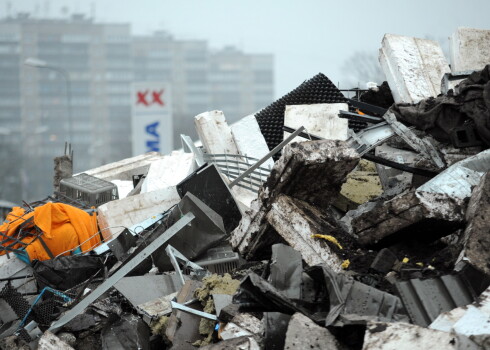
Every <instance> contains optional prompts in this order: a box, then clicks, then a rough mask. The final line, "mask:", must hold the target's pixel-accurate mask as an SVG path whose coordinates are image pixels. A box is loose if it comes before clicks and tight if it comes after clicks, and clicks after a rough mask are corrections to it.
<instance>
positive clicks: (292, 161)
mask: <svg viewBox="0 0 490 350" xmlns="http://www.w3.org/2000/svg"><path fill="white" fill-rule="evenodd" d="M359 159H360V157H359V154H358V153H357V152H356V151H355V150H354V149H352V148H350V147H349V146H348V145H347V144H346V143H345V142H343V141H333V140H322V141H307V142H300V143H292V144H289V145H287V146H286V147H285V148H284V150H283V153H282V156H281V158H280V159H279V160H278V161H277V162H276V163H275V164H274V167H273V169H272V172H271V175H270V176H269V178H268V179H267V182H266V183H265V184H264V186H263V187H262V188H261V190H260V191H259V195H258V199H257V200H255V201H253V202H252V205H251V208H250V210H249V211H247V212H246V213H245V215H243V217H242V220H241V221H240V224H239V225H238V227H237V228H236V229H235V230H234V231H233V232H232V234H231V237H230V243H231V245H232V246H233V248H235V249H238V251H239V252H240V253H241V254H242V255H243V256H248V257H249V258H252V255H253V254H254V252H255V250H260V249H261V246H260V243H261V242H262V241H263V242H264V244H265V245H268V246H269V249H270V244H271V243H272V244H273V243H279V241H277V242H270V241H266V240H263V238H264V236H265V235H267V233H268V232H269V228H270V226H269V223H268V221H267V218H266V215H267V213H268V212H269V210H270V209H271V206H272V203H273V202H274V201H275V199H276V197H278V196H279V195H280V194H285V195H288V196H290V197H293V198H295V199H299V200H303V201H305V202H307V203H308V204H312V205H313V206H317V207H320V208H327V207H328V206H329V205H330V204H331V203H332V202H333V201H335V199H336V198H337V195H338V193H339V191H340V188H341V185H342V183H343V182H344V181H345V178H346V176H347V174H348V173H349V172H350V171H352V170H353V169H354V168H355V166H356V165H357V164H358V162H359Z"/></svg>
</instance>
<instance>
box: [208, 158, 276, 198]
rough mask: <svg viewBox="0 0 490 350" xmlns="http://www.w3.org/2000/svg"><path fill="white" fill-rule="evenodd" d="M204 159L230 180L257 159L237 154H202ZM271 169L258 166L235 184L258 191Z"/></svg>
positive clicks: (235, 177)
mask: <svg viewBox="0 0 490 350" xmlns="http://www.w3.org/2000/svg"><path fill="white" fill-rule="evenodd" d="M203 158H204V161H205V162H207V163H212V164H214V165H216V167H217V168H218V169H219V171H220V172H221V173H222V174H223V175H226V177H228V179H230V180H231V181H233V180H235V179H237V178H238V177H239V176H240V175H241V174H243V173H244V172H245V171H246V170H248V169H249V168H250V167H251V166H252V165H254V163H256V162H257V161H259V159H256V158H252V157H247V156H241V155H238V154H207V153H204V154H203ZM270 172H271V169H270V168H269V169H267V168H265V167H258V168H257V169H255V170H254V171H253V172H252V173H251V174H250V175H248V176H246V177H244V178H243V179H242V180H240V181H239V182H238V183H237V184H236V185H237V186H240V187H243V188H246V189H248V190H250V191H253V192H258V190H259V188H260V187H261V186H262V184H263V183H264V182H265V181H266V180H267V177H268V176H269V174H270Z"/></svg>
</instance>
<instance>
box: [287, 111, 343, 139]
mask: <svg viewBox="0 0 490 350" xmlns="http://www.w3.org/2000/svg"><path fill="white" fill-rule="evenodd" d="M348 110H349V106H348V105H347V103H319V104H312V105H292V106H286V111H285V112H284V125H285V126H288V127H290V128H293V129H298V128H299V127H301V126H304V127H305V129H306V132H308V133H310V134H313V135H316V136H319V137H322V138H324V139H327V140H341V141H345V140H347V139H348V138H349V136H348V134H347V130H348V128H349V121H348V120H347V119H344V118H339V117H338V114H339V112H340V111H348ZM289 135H290V133H288V132H284V138H286V137H288V136H289ZM302 141H307V140H305V139H304V138H303V137H299V136H298V137H295V138H294V139H293V141H292V142H302Z"/></svg>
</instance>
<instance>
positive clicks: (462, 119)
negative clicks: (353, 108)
mask: <svg viewBox="0 0 490 350" xmlns="http://www.w3.org/2000/svg"><path fill="white" fill-rule="evenodd" d="M391 109H392V111H393V112H394V113H395V115H396V117H397V119H398V120H400V121H402V122H405V123H408V124H411V125H414V126H415V127H417V128H418V129H420V130H424V131H426V132H428V133H430V134H431V135H432V136H434V137H435V138H436V139H437V140H438V141H441V142H447V143H449V142H450V141H451V136H452V133H453V131H454V130H455V129H458V128H461V127H462V126H465V125H468V124H470V125H472V126H473V127H474V130H475V132H476V134H477V136H479V138H480V139H481V140H482V141H483V143H484V144H485V145H486V146H487V147H490V65H487V66H486V67H485V69H483V70H482V71H481V72H475V73H473V74H471V75H470V76H469V78H468V79H465V80H463V81H462V82H461V83H460V84H459V94H458V95H450V94H449V95H440V96H438V97H436V98H429V99H426V100H422V101H420V102H419V103H417V104H416V105H411V104H404V103H400V104H397V105H394V106H393V107H391Z"/></svg>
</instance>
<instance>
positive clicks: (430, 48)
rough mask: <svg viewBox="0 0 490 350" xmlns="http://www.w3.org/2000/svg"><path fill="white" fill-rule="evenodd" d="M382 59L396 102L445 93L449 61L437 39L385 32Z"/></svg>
mask: <svg viewBox="0 0 490 350" xmlns="http://www.w3.org/2000/svg"><path fill="white" fill-rule="evenodd" d="M379 62H380V64H381V68H382V70H383V72H384V73H385V76H386V80H387V81H388V84H389V85H390V89H391V92H392V94H393V98H394V100H395V102H396V103H401V102H406V103H417V102H419V101H420V100H423V99H425V98H429V97H436V96H437V95H439V94H440V93H441V80H442V77H443V76H444V74H445V73H449V72H450V69H449V65H448V63H447V61H446V58H445V57H444V53H443V51H442V48H441V46H440V45H439V43H437V42H436V41H433V40H427V39H419V38H413V37H408V36H401V35H393V34H385V36H384V37H383V41H382V44H381V49H380V50H379Z"/></svg>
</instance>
